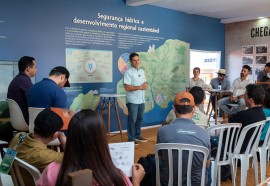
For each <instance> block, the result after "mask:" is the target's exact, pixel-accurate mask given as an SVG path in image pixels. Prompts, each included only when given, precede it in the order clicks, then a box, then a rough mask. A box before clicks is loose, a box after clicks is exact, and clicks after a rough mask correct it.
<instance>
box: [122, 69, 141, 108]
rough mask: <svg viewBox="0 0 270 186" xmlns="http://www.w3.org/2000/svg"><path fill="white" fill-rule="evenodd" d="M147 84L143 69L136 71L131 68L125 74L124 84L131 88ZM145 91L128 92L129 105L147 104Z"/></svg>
mask: <svg viewBox="0 0 270 186" xmlns="http://www.w3.org/2000/svg"><path fill="white" fill-rule="evenodd" d="M144 82H146V78H145V74H144V70H143V69H138V70H136V69H135V68H133V67H130V68H129V69H128V70H127V71H126V72H125V74H124V84H126V85H131V86H141V85H142V84H143V83H144ZM144 94H145V91H144V90H135V91H127V103H133V104H142V103H145V99H144Z"/></svg>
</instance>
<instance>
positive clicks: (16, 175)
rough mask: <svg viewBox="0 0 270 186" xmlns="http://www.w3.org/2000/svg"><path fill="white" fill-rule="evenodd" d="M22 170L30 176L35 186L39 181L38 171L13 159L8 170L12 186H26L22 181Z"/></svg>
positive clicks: (21, 161)
mask: <svg viewBox="0 0 270 186" xmlns="http://www.w3.org/2000/svg"><path fill="white" fill-rule="evenodd" d="M22 169H23V170H25V171H27V172H28V173H29V174H30V175H31V176H32V178H33V181H34V183H35V184H36V182H37V180H38V179H39V177H40V175H41V173H40V171H39V170H38V169H37V168H36V167H34V166H32V165H30V164H28V163H26V162H25V161H23V160H21V159H19V158H17V157H15V159H14V162H13V165H12V167H11V169H10V174H11V178H12V180H13V183H14V185H15V186H16V185H20V186H27V184H26V183H25V182H24V181H25V179H23V177H22ZM28 181H29V180H28Z"/></svg>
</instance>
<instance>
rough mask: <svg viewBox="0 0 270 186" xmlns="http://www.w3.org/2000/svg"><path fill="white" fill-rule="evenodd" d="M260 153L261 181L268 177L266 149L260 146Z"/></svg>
mask: <svg viewBox="0 0 270 186" xmlns="http://www.w3.org/2000/svg"><path fill="white" fill-rule="evenodd" d="M258 150H259V155H260V165H261V182H263V181H264V180H265V177H266V149H265V148H259V149H258Z"/></svg>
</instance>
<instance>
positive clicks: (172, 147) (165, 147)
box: [154, 143, 209, 186]
mask: <svg viewBox="0 0 270 186" xmlns="http://www.w3.org/2000/svg"><path fill="white" fill-rule="evenodd" d="M154 150H155V159H156V185H157V186H159V185H160V171H159V161H158V160H159V155H158V152H159V151H160V150H162V151H163V152H164V151H167V152H168V162H169V164H168V165H169V180H168V185H173V166H177V167H178V186H181V185H182V180H183V178H182V171H186V170H182V161H183V160H182V156H183V151H188V152H189V153H188V164H187V185H188V186H191V184H192V183H191V176H192V172H191V168H192V162H193V161H192V160H193V154H194V153H202V154H203V162H202V176H201V186H204V185H205V171H206V162H207V158H208V155H209V150H208V149H207V148H206V147H202V146H198V145H191V144H181V143H160V144H156V145H155V147H154ZM173 151H174V152H176V151H177V152H178V165H177V164H176V163H175V162H173Z"/></svg>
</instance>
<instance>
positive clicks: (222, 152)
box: [206, 123, 242, 165]
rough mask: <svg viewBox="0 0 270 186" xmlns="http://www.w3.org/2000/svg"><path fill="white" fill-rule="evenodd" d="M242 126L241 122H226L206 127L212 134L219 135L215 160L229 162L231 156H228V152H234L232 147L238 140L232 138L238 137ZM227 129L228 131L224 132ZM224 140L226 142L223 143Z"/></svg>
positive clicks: (221, 162)
mask: <svg viewBox="0 0 270 186" xmlns="http://www.w3.org/2000/svg"><path fill="white" fill-rule="evenodd" d="M241 126H242V124H241V123H225V124H221V125H215V126H212V127H209V128H207V129H206V131H207V132H208V133H209V135H210V136H212V135H215V136H217V135H218V136H219V138H218V149H217V154H216V157H215V161H217V162H218V163H219V164H224V165H225V164H229V162H230V158H231V156H228V154H231V153H232V149H234V148H235V145H236V141H237V140H231V139H233V138H234V139H238V136H239V132H240V128H241ZM225 131H226V133H225V134H224V132H225ZM224 140H225V144H223V141H224Z"/></svg>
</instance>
